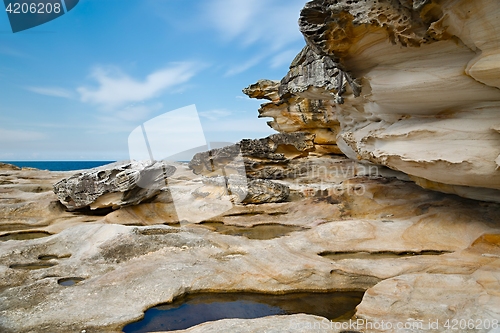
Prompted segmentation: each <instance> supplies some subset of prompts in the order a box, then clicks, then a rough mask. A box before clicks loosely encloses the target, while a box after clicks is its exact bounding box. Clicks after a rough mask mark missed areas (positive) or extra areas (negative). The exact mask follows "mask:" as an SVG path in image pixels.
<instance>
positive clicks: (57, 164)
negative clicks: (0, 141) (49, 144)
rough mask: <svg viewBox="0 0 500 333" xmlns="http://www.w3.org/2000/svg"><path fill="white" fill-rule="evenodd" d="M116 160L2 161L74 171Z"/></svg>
mask: <svg viewBox="0 0 500 333" xmlns="http://www.w3.org/2000/svg"><path fill="white" fill-rule="evenodd" d="M114 162H116V161H2V163H8V164H12V165H15V166H18V167H20V168H24V167H28V168H36V169H40V170H49V171H73V170H82V169H92V168H96V167H100V166H103V165H106V164H110V163H114Z"/></svg>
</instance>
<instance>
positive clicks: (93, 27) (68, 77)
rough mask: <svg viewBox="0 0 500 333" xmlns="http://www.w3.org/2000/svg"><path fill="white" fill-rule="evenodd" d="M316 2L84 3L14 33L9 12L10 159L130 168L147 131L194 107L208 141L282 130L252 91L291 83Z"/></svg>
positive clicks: (2, 63) (1, 68) (5, 143)
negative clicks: (141, 129) (248, 90)
mask: <svg viewBox="0 0 500 333" xmlns="http://www.w3.org/2000/svg"><path fill="white" fill-rule="evenodd" d="M305 2H306V1H305V0H299V1H296V0H252V1H246V0H80V3H79V4H78V5H77V6H76V7H75V8H74V9H73V10H72V11H70V12H68V13H67V14H65V15H63V16H61V17H60V18H58V19H55V20H53V21H50V22H48V23H46V24H43V25H41V26H38V27H35V28H32V29H29V30H25V31H22V32H18V33H15V34H14V33H12V31H11V28H10V26H9V22H8V17H7V14H6V13H0V160H3V161H15V160H122V159H127V158H128V157H129V156H128V147H127V138H128V136H129V134H130V133H131V132H132V131H133V130H134V128H136V127H137V126H140V125H141V124H142V123H144V122H146V121H148V120H149V119H151V118H154V117H156V116H159V115H161V114H163V113H165V112H167V111H171V110H175V109H178V108H181V107H184V106H187V105H191V104H195V105H196V107H197V110H198V112H199V114H200V119H201V123H202V126H203V129H204V132H205V137H206V139H207V140H208V141H230V142H236V141H238V140H240V139H242V138H258V137H264V136H267V135H269V134H271V133H273V132H274V131H273V130H272V129H270V128H269V127H268V126H267V124H266V121H267V120H269V119H258V118H257V116H258V112H257V109H258V107H259V105H260V103H262V101H257V100H250V99H248V98H247V97H246V96H245V95H243V93H242V92H241V90H242V89H243V88H245V87H246V86H248V85H249V84H252V83H254V82H256V81H257V80H258V79H262V78H268V79H278V80H279V79H281V78H282V77H283V76H284V75H285V74H286V72H287V70H288V66H289V64H290V62H291V61H292V60H293V58H294V56H295V55H296V54H297V53H298V52H299V51H300V50H301V49H302V47H303V46H304V44H305V43H304V40H303V37H302V35H301V34H300V32H299V30H298V26H297V19H298V16H299V13H300V9H301V8H302V7H303V6H304V4H305Z"/></svg>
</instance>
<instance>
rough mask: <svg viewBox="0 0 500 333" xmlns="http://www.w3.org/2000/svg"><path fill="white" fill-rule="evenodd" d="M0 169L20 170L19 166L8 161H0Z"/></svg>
mask: <svg viewBox="0 0 500 333" xmlns="http://www.w3.org/2000/svg"><path fill="white" fill-rule="evenodd" d="M0 169H7V170H21V168H20V167H18V166H16V165H13V164H9V163H1V162H0Z"/></svg>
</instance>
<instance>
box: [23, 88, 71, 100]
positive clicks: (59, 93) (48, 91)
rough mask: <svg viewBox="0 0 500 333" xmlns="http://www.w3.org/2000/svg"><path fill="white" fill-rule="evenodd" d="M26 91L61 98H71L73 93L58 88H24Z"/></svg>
mask: <svg viewBox="0 0 500 333" xmlns="http://www.w3.org/2000/svg"><path fill="white" fill-rule="evenodd" d="M25 89H26V90H29V91H31V92H34V93H37V94H40V95H46V96H52V97H62V98H72V97H73V96H74V94H73V92H71V91H70V90H68V89H64V88H60V87H31V86H29V87H25Z"/></svg>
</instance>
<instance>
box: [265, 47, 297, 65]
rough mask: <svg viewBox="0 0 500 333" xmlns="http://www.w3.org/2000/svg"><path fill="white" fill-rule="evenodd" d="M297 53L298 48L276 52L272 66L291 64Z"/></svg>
mask: <svg viewBox="0 0 500 333" xmlns="http://www.w3.org/2000/svg"><path fill="white" fill-rule="evenodd" d="M296 55H297V51H296V50H286V51H283V52H280V53H278V54H276V55H275V56H274V57H273V58H272V59H271V68H278V67H281V66H284V65H289V64H290V63H291V62H292V60H293V58H295V56H296Z"/></svg>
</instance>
